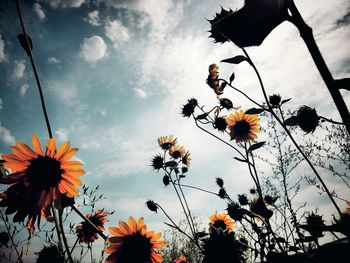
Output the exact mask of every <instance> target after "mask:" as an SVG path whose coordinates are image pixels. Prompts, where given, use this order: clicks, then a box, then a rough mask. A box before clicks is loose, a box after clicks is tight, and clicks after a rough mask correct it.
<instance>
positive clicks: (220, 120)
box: [214, 117, 227, 132]
mask: <svg viewBox="0 0 350 263" xmlns="http://www.w3.org/2000/svg"><path fill="white" fill-rule="evenodd" d="M214 128H215V129H218V131H221V132H224V131H225V130H226V128H227V123H226V119H225V118H224V117H216V118H215V121H214Z"/></svg>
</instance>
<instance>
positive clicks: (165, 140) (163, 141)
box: [158, 135, 177, 150]
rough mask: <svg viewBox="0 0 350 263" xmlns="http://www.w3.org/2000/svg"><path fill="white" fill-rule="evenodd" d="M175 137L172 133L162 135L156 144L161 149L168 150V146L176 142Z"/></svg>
mask: <svg viewBox="0 0 350 263" xmlns="http://www.w3.org/2000/svg"><path fill="white" fill-rule="evenodd" d="M176 141H177V139H176V138H174V136H173V135H169V136H163V137H159V138H158V144H159V146H160V147H161V148H162V149H163V150H169V149H170V147H172V146H174V145H175V144H176Z"/></svg>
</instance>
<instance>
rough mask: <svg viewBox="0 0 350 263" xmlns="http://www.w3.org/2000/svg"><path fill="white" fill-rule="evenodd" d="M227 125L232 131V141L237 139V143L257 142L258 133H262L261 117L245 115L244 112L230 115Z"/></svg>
mask: <svg viewBox="0 0 350 263" xmlns="http://www.w3.org/2000/svg"><path fill="white" fill-rule="evenodd" d="M226 123H227V125H228V126H229V129H230V136H231V139H232V140H233V139H235V140H236V141H237V142H242V141H243V142H246V141H249V140H255V139H256V138H257V135H256V133H257V132H259V131H260V127H259V117H258V116H256V115H251V114H245V113H244V112H243V111H242V110H241V111H239V112H238V111H236V112H235V113H234V114H230V116H229V117H228V118H226Z"/></svg>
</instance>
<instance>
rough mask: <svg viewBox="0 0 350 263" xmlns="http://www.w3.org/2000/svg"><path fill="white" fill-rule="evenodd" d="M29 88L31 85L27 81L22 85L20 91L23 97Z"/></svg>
mask: <svg viewBox="0 0 350 263" xmlns="http://www.w3.org/2000/svg"><path fill="white" fill-rule="evenodd" d="M28 88H29V85H28V84H27V83H25V84H23V85H22V87H21V89H20V92H19V93H20V94H21V96H22V97H24V96H25V95H26V93H27V90H28Z"/></svg>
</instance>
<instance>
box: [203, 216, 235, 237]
mask: <svg viewBox="0 0 350 263" xmlns="http://www.w3.org/2000/svg"><path fill="white" fill-rule="evenodd" d="M209 220H210V223H209V225H210V226H211V227H213V228H214V229H218V228H221V229H222V230H224V231H226V230H227V231H228V232H231V231H232V230H233V228H234V227H235V224H234V222H233V220H232V218H231V217H229V216H228V215H227V214H226V213H222V214H218V211H215V213H214V214H212V215H211V216H210V217H209Z"/></svg>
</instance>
